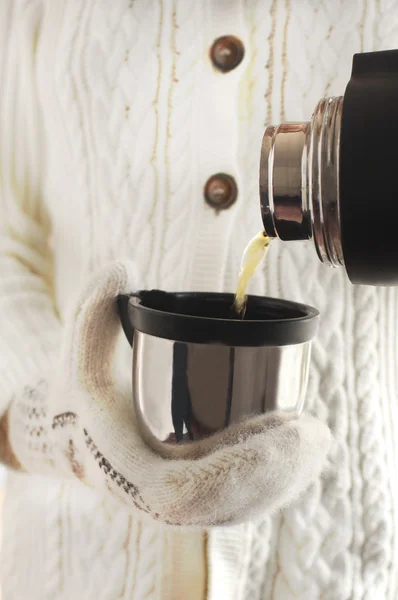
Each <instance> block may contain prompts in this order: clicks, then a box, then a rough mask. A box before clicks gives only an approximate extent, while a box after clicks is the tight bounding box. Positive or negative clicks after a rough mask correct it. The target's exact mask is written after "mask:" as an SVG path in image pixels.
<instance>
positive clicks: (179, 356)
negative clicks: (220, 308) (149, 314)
mask: <svg viewBox="0 0 398 600" xmlns="http://www.w3.org/2000/svg"><path fill="white" fill-rule="evenodd" d="M310 354H311V342H307V343H304V344H297V345H293V346H283V347H257V348H247V347H240V348H232V347H228V346H220V345H210V344H192V343H183V342H174V341H172V340H167V339H163V338H157V337H154V336H151V335H148V334H145V333H141V332H139V331H135V333H134V341H133V378H132V379H133V401H134V404H135V410H136V414H137V419H138V423H139V426H140V429H141V433H142V435H143V437H144V439H145V440H146V442H147V443H148V444H149V445H150V446H152V447H153V448H154V449H155V450H158V451H160V452H162V451H164V450H165V448H166V447H167V446H176V445H177V444H178V446H184V445H185V444H184V443H186V442H190V441H194V440H200V439H203V438H205V437H208V436H210V435H212V434H215V433H217V432H219V431H221V430H222V429H224V428H225V427H227V426H228V425H231V424H234V423H238V422H239V421H242V419H244V418H246V417H248V416H249V415H256V414H261V413H264V412H267V411H271V410H282V411H286V412H288V413H291V414H294V415H296V416H299V415H300V413H301V411H302V409H303V404H304V397H305V392H306V388H307V381H308V371H309V364H310Z"/></svg>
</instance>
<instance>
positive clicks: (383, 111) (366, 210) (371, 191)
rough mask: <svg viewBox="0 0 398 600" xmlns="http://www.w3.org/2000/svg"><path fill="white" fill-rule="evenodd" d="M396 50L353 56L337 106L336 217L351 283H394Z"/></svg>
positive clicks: (397, 233) (397, 255)
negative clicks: (340, 107) (339, 114)
mask: <svg viewBox="0 0 398 600" xmlns="http://www.w3.org/2000/svg"><path fill="white" fill-rule="evenodd" d="M397 176H398V50H388V51H385V52H369V53H363V54H356V55H355V56H354V60H353V68H352V76H351V80H350V82H349V83H348V86H347V89H346V92H345V95H344V103H343V115H342V125H341V138H340V177H339V180H340V216H341V235H342V245H343V254H344V262H345V266H346V270H347V273H348V276H349V278H350V280H351V281H352V283H356V284H370V285H398V185H397Z"/></svg>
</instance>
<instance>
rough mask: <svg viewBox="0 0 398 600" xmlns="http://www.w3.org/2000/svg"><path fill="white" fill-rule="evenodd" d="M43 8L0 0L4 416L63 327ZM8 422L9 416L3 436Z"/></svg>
mask: <svg viewBox="0 0 398 600" xmlns="http://www.w3.org/2000/svg"><path fill="white" fill-rule="evenodd" d="M41 9H42V6H41V2H39V1H37V0H28V1H26V0H21V1H20V0H2V1H1V2H0V418H1V417H2V416H3V415H4V414H5V412H6V410H7V407H8V406H9V405H10V402H11V401H12V398H13V395H15V394H16V392H17V391H18V390H20V389H21V386H23V385H28V384H29V383H30V381H31V379H32V378H35V379H36V378H37V375H39V374H40V373H41V372H42V371H47V369H48V367H49V362H50V360H51V357H52V356H53V355H54V354H56V352H55V349H56V348H57V347H58V345H59V339H60V330H61V325H60V322H59V319H58V317H57V315H56V311H55V308H54V303H53V300H52V296H51V286H52V275H51V274H52V266H51V265H52V257H51V253H50V250H49V245H48V238H49V232H50V220H49V217H48V215H47V214H46V212H45V209H44V206H43V202H42V198H41V172H42V169H41V162H42V160H43V156H44V148H43V147H42V143H43V142H42V140H43V138H44V136H43V135H42V132H41V131H40V127H41V122H42V121H41V119H40V116H39V103H38V98H37V89H36V88H37V86H36V79H35V48H36V45H37V41H38V39H39V34H40V20H41V17H42V15H41ZM4 430H5V428H4V424H3V426H2V427H1V428H0V436H1V435H2V436H3V438H4V435H5V434H4ZM0 442H1V444H0V453H1V446H2V445H4V439H2V440H1V439H0ZM0 459H1V457H0Z"/></svg>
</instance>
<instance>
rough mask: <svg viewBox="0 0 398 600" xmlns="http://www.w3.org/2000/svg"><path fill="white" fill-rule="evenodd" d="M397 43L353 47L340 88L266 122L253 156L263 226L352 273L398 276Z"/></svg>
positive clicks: (356, 279) (379, 278)
mask: <svg viewBox="0 0 398 600" xmlns="http://www.w3.org/2000/svg"><path fill="white" fill-rule="evenodd" d="M397 170H398V51H397V50H389V51H383V52H370V53H363V54H356V55H355V56H354V60H353V68H352V75H351V79H350V81H349V83H348V85H347V88H346V90H345V94H344V96H339V97H333V98H323V99H322V100H320V102H318V104H317V106H316V108H315V111H314V113H313V116H312V119H311V121H308V122H302V123H281V124H279V125H276V126H274V125H272V126H269V127H267V129H266V131H265V134H264V137H263V142H262V147H261V159H260V202H261V212H262V219H263V224H264V229H265V231H266V233H267V234H268V235H269V236H271V237H279V238H280V239H281V240H284V241H290V240H310V239H311V240H313V242H314V245H315V248H316V251H317V253H318V256H319V258H320V260H321V261H322V262H323V263H325V264H327V265H329V266H334V267H337V266H344V267H345V269H346V271H347V274H348V276H349V278H350V279H351V281H352V282H353V283H360V284H370V285H398V186H397V183H396V172H397Z"/></svg>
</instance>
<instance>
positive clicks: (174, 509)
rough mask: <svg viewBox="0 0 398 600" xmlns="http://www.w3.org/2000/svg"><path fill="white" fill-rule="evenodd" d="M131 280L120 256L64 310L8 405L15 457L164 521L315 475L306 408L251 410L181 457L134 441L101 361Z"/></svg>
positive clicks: (323, 450)
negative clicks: (47, 358) (42, 366)
mask: <svg viewBox="0 0 398 600" xmlns="http://www.w3.org/2000/svg"><path fill="white" fill-rule="evenodd" d="M134 288H135V289H136V288H137V278H136V276H135V271H134V268H133V265H132V264H131V263H129V262H117V263H113V264H111V265H110V266H108V267H107V268H105V269H103V270H102V271H101V272H100V273H99V274H98V275H97V276H96V277H94V278H93V279H92V280H91V281H89V283H88V284H87V286H86V289H85V290H84V291H83V293H82V294H81V296H80V299H79V301H78V303H77V305H76V306H75V308H74V310H72V311H71V312H70V313H69V315H68V317H67V319H66V323H65V332H64V337H63V343H62V347H61V358H60V368H59V370H58V373H57V374H56V376H55V377H54V378H53V381H52V383H51V384H50V385H48V384H47V381H45V380H41V381H40V382H39V383H38V385H37V386H35V387H34V388H25V389H24V392H23V394H22V395H21V398H19V399H16V400H15V401H14V403H13V405H12V408H11V411H10V415H9V428H10V442H11V446H12V449H13V451H14V453H15V454H16V456H17V458H18V460H19V461H20V463H21V464H22V465H23V467H24V468H25V469H26V470H28V471H36V472H37V471H39V472H42V473H48V474H52V475H57V476H63V477H65V476H66V477H77V478H79V479H80V480H81V481H83V482H84V483H86V484H87V485H90V486H93V487H95V488H97V489H98V490H99V491H100V492H101V493H103V492H105V493H110V494H113V495H115V496H117V497H118V498H119V499H120V500H121V501H122V502H124V503H125V504H126V505H128V506H129V507H131V508H134V507H136V508H137V509H139V510H140V511H144V512H145V513H148V515H150V516H151V517H152V518H154V519H156V520H159V521H162V522H164V523H168V524H173V525H200V526H208V525H220V524H224V523H237V522H240V521H243V520H246V519H248V518H252V517H256V516H258V515H260V514H263V513H265V512H270V511H274V510H276V509H278V508H280V507H282V506H284V505H286V504H287V503H288V502H290V501H291V500H292V499H293V498H294V497H296V496H297V495H298V494H299V493H300V492H301V491H303V490H304V489H305V488H306V487H307V486H308V485H309V484H310V483H311V482H312V481H313V480H315V479H316V478H317V477H319V475H320V473H321V469H322V466H323V464H324V461H325V457H326V454H327V451H328V448H329V445H330V440H331V436H330V432H329V429H328V428H327V427H326V425H324V424H323V423H322V422H320V421H319V420H317V419H315V418H313V417H310V416H302V417H301V418H300V419H298V420H296V419H289V418H288V417H286V416H285V415H282V414H278V413H274V414H270V415H266V416H261V417H258V418H256V419H252V420H250V421H247V422H245V423H244V424H240V425H239V426H234V427H231V428H229V429H228V430H226V431H225V432H223V433H222V434H221V435H219V436H218V438H210V439H208V440H206V441H200V442H197V443H196V444H195V446H193V447H192V448H190V446H189V445H187V457H186V458H184V459H177V460H170V459H164V458H162V457H160V456H159V455H157V454H155V453H154V452H153V451H152V450H151V449H150V448H149V447H148V446H147V445H146V444H145V443H144V441H143V440H142V438H141V436H140V433H139V431H138V428H137V423H136V418H135V414H134V408H133V403H132V397H131V389H130V387H127V386H125V385H124V384H120V382H119V381H118V380H116V379H117V378H116V379H115V377H114V376H112V370H111V360H112V357H113V355H114V350H115V344H116V340H117V338H118V336H119V334H120V333H121V325H120V319H119V315H118V311H117V305H116V297H117V296H118V294H120V293H129V292H131V291H133V289H134ZM192 453H194V455H195V456H194V457H192Z"/></svg>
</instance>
